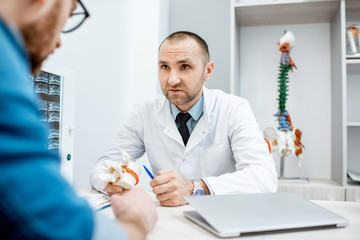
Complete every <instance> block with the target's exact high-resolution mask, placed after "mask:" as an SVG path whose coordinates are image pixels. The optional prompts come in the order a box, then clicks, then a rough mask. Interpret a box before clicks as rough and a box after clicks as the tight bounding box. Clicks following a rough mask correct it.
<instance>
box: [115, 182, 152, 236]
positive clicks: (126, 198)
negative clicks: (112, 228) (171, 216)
mask: <svg viewBox="0 0 360 240" xmlns="http://www.w3.org/2000/svg"><path fill="white" fill-rule="evenodd" d="M111 207H112V209H113V211H114V214H115V217H116V219H117V220H118V221H119V222H120V223H121V225H122V226H123V227H124V229H125V231H126V232H127V233H128V236H129V237H130V239H132V240H134V239H145V238H146V234H147V233H148V232H150V231H151V229H152V228H153V227H154V225H155V223H156V221H157V219H158V215H157V212H156V206H155V203H154V201H153V199H152V198H151V197H150V196H149V195H148V194H147V193H146V192H145V190H144V189H143V188H133V189H131V190H125V191H123V193H120V194H113V195H112V196H111Z"/></svg>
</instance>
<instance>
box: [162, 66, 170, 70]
mask: <svg viewBox="0 0 360 240" xmlns="http://www.w3.org/2000/svg"><path fill="white" fill-rule="evenodd" d="M160 68H161V69H163V70H167V69H169V67H168V66H166V65H161V66H160Z"/></svg>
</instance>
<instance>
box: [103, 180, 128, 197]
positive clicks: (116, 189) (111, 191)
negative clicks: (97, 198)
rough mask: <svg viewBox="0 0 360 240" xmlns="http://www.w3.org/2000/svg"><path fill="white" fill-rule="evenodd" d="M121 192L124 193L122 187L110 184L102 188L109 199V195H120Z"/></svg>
mask: <svg viewBox="0 0 360 240" xmlns="http://www.w3.org/2000/svg"><path fill="white" fill-rule="evenodd" d="M123 191H124V189H123V188H122V187H120V186H116V185H112V184H111V183H108V185H106V187H105V188H104V192H107V193H108V194H109V196H110V197H111V195H113V194H115V193H121V192H123Z"/></svg>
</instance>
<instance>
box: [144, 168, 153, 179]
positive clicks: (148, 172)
mask: <svg viewBox="0 0 360 240" xmlns="http://www.w3.org/2000/svg"><path fill="white" fill-rule="evenodd" d="M143 167H144V168H145V171H146V172H147V174H149V176H150V177H151V179H154V175H152V173H151V172H150V171H149V169H147V167H145V165H143Z"/></svg>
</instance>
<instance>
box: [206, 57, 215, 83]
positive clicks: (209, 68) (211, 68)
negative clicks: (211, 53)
mask: <svg viewBox="0 0 360 240" xmlns="http://www.w3.org/2000/svg"><path fill="white" fill-rule="evenodd" d="M213 71H214V62H213V61H210V62H208V63H207V64H206V65H205V75H204V82H206V81H207V80H209V79H210V76H211V74H212V73H213Z"/></svg>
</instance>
